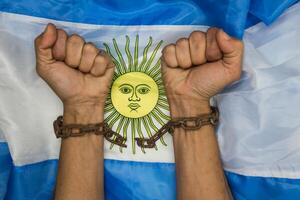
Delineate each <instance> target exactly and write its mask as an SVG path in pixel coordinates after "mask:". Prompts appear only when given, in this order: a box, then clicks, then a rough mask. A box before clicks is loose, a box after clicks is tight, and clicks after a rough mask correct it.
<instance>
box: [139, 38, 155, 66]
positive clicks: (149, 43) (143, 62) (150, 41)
mask: <svg viewBox="0 0 300 200" xmlns="http://www.w3.org/2000/svg"><path fill="white" fill-rule="evenodd" d="M151 45H152V37H149V42H148V44H147V46H146V47H145V49H144V52H143V60H142V62H141V64H140V66H139V69H138V71H141V69H142V68H143V66H144V64H145V63H146V61H147V55H148V50H149V48H150V46H151Z"/></svg>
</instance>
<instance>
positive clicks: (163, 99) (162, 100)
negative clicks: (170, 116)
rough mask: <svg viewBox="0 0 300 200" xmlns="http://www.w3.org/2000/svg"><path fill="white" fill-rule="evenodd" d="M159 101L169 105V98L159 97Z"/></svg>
mask: <svg viewBox="0 0 300 200" xmlns="http://www.w3.org/2000/svg"><path fill="white" fill-rule="evenodd" d="M158 101H161V102H164V103H166V104H168V100H167V98H164V97H162V96H160V97H158Z"/></svg>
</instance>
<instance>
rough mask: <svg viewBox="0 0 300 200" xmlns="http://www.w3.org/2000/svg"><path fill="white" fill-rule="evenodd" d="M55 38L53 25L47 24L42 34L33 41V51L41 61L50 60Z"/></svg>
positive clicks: (55, 33) (55, 32)
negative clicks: (41, 58)
mask: <svg viewBox="0 0 300 200" xmlns="http://www.w3.org/2000/svg"><path fill="white" fill-rule="evenodd" d="M56 38H57V31H56V27H55V25H53V24H51V23H49V24H48V25H47V27H46V28H45V30H44V32H43V33H42V34H41V35H39V36H38V37H37V38H36V39H35V50H36V55H37V57H41V56H42V57H43V60H52V59H53V55H52V50H51V49H52V47H53V45H54V44H55V41H56Z"/></svg>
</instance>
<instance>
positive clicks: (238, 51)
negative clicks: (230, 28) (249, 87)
mask: <svg viewBox="0 0 300 200" xmlns="http://www.w3.org/2000/svg"><path fill="white" fill-rule="evenodd" d="M217 42H218V45H219V47H220V50H221V51H222V53H223V58H222V63H223V65H224V66H225V67H227V68H228V69H229V70H230V71H231V76H232V80H239V79H240V76H241V71H242V58H243V42H242V41H240V40H238V39H235V38H232V37H230V36H229V35H228V34H227V33H225V32H224V31H223V30H219V31H218V33H217Z"/></svg>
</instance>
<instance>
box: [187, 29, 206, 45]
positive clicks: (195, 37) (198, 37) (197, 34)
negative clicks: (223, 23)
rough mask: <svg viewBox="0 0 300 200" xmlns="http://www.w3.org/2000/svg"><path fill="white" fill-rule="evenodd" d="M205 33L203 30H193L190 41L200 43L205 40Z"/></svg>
mask: <svg viewBox="0 0 300 200" xmlns="http://www.w3.org/2000/svg"><path fill="white" fill-rule="evenodd" d="M205 37H206V36H205V33H204V32H202V31H193V32H192V33H191V34H190V37H189V38H190V41H191V42H192V43H194V42H195V43H198V42H203V41H205Z"/></svg>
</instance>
